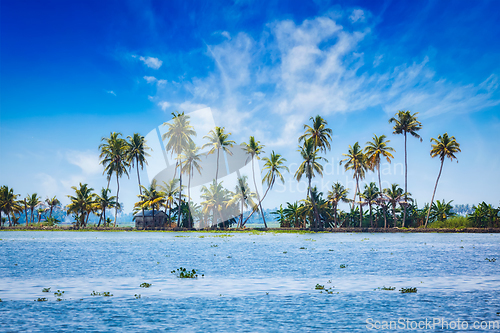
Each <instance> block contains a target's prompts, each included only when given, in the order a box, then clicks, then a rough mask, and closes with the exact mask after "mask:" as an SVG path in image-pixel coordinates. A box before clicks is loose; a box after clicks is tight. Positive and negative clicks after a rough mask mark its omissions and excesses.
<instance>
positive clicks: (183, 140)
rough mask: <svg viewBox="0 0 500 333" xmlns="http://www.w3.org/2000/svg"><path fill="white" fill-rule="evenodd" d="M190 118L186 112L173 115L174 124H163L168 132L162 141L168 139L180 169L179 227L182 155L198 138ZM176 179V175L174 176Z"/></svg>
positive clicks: (168, 148) (179, 220) (180, 195)
mask: <svg viewBox="0 0 500 333" xmlns="http://www.w3.org/2000/svg"><path fill="white" fill-rule="evenodd" d="M190 118H191V117H190V116H187V115H184V112H182V113H179V112H176V113H172V122H171V123H163V126H168V130H167V132H165V133H164V134H163V135H162V140H166V139H168V142H167V144H166V146H165V150H166V151H167V152H171V154H175V155H176V159H177V162H176V170H177V167H179V201H178V203H177V206H178V211H177V225H178V226H179V225H180V222H181V208H182V205H181V200H182V153H183V152H184V151H185V150H186V149H189V146H190V145H191V142H193V139H192V137H193V136H196V131H195V130H194V127H193V126H191V122H190V120H189V119H190ZM174 177H175V175H174Z"/></svg>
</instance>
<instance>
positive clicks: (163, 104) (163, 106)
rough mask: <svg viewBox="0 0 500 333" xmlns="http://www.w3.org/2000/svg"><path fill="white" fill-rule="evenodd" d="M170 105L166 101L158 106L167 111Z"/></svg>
mask: <svg viewBox="0 0 500 333" xmlns="http://www.w3.org/2000/svg"><path fill="white" fill-rule="evenodd" d="M170 105H171V104H170V103H169V102H166V101H162V102H159V103H158V106H159V107H160V108H161V109H162V110H163V111H166V110H167V109H168V108H169V107H170Z"/></svg>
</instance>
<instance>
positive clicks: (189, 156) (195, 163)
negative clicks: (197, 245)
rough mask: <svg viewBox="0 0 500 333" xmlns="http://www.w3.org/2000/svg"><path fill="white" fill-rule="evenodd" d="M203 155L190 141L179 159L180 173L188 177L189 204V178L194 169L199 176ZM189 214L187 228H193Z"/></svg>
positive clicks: (191, 176)
mask: <svg viewBox="0 0 500 333" xmlns="http://www.w3.org/2000/svg"><path fill="white" fill-rule="evenodd" d="M201 155H203V154H201V153H200V147H198V146H196V144H195V143H194V142H193V141H191V142H190V143H189V147H187V148H186V149H184V153H183V154H182V157H181V159H182V160H184V166H183V167H182V173H185V174H187V175H188V202H191V178H193V174H194V169H196V170H197V171H198V173H199V174H200V175H201V169H202V168H201V164H200V162H201V158H200V156H201ZM191 218H192V216H191V214H189V215H188V228H192V227H193V225H192V224H193V223H192V222H193V221H192V219H191Z"/></svg>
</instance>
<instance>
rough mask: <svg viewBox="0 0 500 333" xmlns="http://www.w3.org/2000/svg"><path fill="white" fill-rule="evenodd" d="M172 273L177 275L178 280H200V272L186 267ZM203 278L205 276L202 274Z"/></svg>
mask: <svg viewBox="0 0 500 333" xmlns="http://www.w3.org/2000/svg"><path fill="white" fill-rule="evenodd" d="M170 273H172V274H176V275H177V277H178V278H181V279H196V278H198V270H196V269H192V270H187V269H186V268H184V267H180V268H177V269H176V270H173V271H171V272H170ZM201 276H205V275H204V274H202V275H201Z"/></svg>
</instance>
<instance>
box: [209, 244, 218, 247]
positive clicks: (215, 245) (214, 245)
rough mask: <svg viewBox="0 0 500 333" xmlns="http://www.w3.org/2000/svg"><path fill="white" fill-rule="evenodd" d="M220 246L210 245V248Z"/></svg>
mask: <svg viewBox="0 0 500 333" xmlns="http://www.w3.org/2000/svg"><path fill="white" fill-rule="evenodd" d="M218 246H219V245H217V244H213V245H210V247H218Z"/></svg>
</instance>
